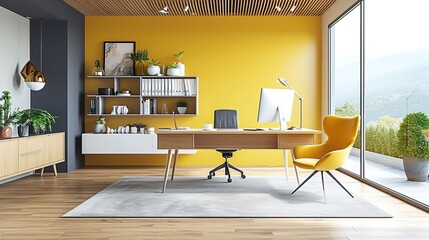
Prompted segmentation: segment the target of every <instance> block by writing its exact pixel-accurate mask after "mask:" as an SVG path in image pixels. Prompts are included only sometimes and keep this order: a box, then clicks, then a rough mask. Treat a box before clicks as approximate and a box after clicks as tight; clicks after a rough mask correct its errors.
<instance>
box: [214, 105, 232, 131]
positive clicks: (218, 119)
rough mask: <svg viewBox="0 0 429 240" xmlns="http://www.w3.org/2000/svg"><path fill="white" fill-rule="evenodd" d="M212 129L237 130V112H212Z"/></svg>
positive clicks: (227, 110) (224, 110)
mask: <svg viewBox="0 0 429 240" xmlns="http://www.w3.org/2000/svg"><path fill="white" fill-rule="evenodd" d="M214 128H234V129H235V128H238V115H237V110H232V109H218V110H215V111H214Z"/></svg>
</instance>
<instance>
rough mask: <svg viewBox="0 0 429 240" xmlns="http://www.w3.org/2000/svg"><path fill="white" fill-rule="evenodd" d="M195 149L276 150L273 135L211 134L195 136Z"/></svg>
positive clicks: (275, 137) (275, 136)
mask: <svg viewBox="0 0 429 240" xmlns="http://www.w3.org/2000/svg"><path fill="white" fill-rule="evenodd" d="M195 148H196V149H214V148H222V149H277V135H274V134H237V135H235V134H212V135H198V134H196V135H195Z"/></svg>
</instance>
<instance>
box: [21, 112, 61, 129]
mask: <svg viewBox="0 0 429 240" xmlns="http://www.w3.org/2000/svg"><path fill="white" fill-rule="evenodd" d="M55 118H57V117H56V116H53V115H51V114H50V113H49V112H48V111H46V110H43V109H38V108H30V109H25V110H22V111H18V112H17V113H16V121H15V123H16V124H20V125H28V124H30V125H31V126H32V127H33V129H34V132H36V133H39V132H51V131H52V126H53V124H54V123H55Z"/></svg>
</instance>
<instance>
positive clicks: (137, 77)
mask: <svg viewBox="0 0 429 240" xmlns="http://www.w3.org/2000/svg"><path fill="white" fill-rule="evenodd" d="M86 77H87V78H136V79H140V76H86Z"/></svg>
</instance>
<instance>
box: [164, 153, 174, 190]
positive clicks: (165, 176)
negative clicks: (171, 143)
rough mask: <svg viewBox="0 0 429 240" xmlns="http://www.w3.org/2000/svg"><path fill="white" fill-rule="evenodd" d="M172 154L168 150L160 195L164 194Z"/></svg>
mask: <svg viewBox="0 0 429 240" xmlns="http://www.w3.org/2000/svg"><path fill="white" fill-rule="evenodd" d="M172 152H173V151H172V150H171V149H168V154H167V162H166V163H165V175H164V186H163V187H162V193H164V192H165V188H167V180H168V179H167V178H168V170H170V163H171V153H172Z"/></svg>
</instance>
